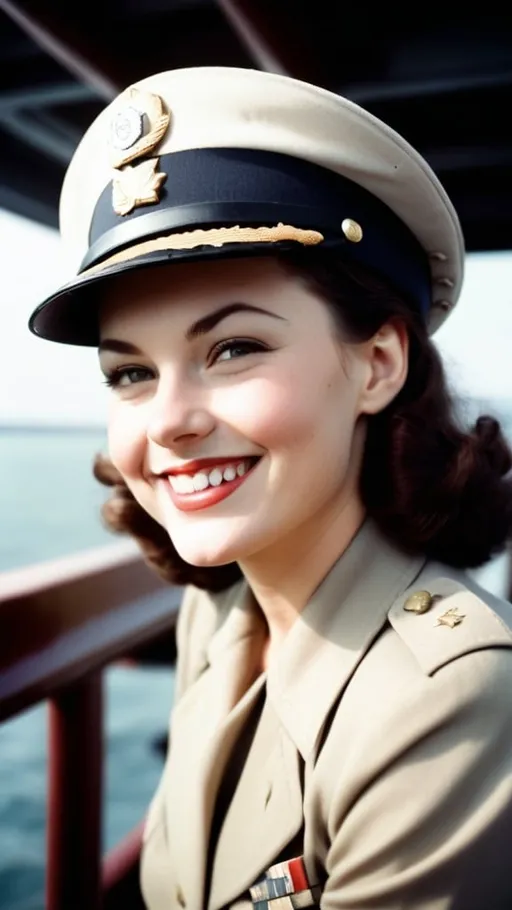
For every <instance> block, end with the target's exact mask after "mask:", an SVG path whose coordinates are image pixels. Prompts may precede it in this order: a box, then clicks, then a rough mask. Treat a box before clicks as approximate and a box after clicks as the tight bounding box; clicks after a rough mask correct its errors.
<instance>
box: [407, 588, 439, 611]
mask: <svg viewBox="0 0 512 910" xmlns="http://www.w3.org/2000/svg"><path fill="white" fill-rule="evenodd" d="M433 603H434V598H433V596H432V594H431V593H430V591H415V592H414V594H411V596H410V597H408V598H407V600H406V601H405V603H404V610H407V612H408V613H428V611H429V610H430V609H431V607H432V604H433Z"/></svg>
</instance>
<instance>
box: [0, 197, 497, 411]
mask: <svg viewBox="0 0 512 910" xmlns="http://www.w3.org/2000/svg"><path fill="white" fill-rule="evenodd" d="M0 237H1V244H0V270H1V271H0V274H1V287H2V293H1V295H0V325H1V326H2V339H3V352H2V360H3V364H2V365H3V373H4V377H7V382H6V381H5V379H4V381H3V382H1V383H0V424H1V423H3V424H5V423H14V422H16V423H20V422H21V423H61V424H91V423H92V424H104V422H105V412H106V400H107V391H106V389H105V388H104V386H103V385H102V383H101V376H100V373H99V370H98V366H97V361H96V352H95V351H93V350H90V349H80V348H73V347H67V346H64V345H56V344H52V343H50V342H46V341H41V340H40V339H37V338H34V337H33V336H32V335H31V334H30V333H29V331H28V329H27V320H28V317H29V315H30V313H31V311H32V310H33V308H34V307H35V306H36V305H37V304H38V303H39V302H40V300H41V299H42V298H43V297H44V296H45V294H46V293H48V292H50V291H52V290H53V289H54V288H55V287H57V286H58V285H59V284H62V283H63V282H64V281H65V280H66V279H67V278H68V277H69V276H68V272H67V270H66V263H65V261H64V257H63V253H62V250H61V247H60V243H59V238H58V234H57V233H56V232H55V231H52V230H50V229H49V228H44V227H41V226H40V225H37V224H35V223H33V222H30V221H26V220H25V219H22V218H19V217H17V216H14V215H10V214H8V213H7V212H3V211H1V210H0ZM435 337H436V341H437V342H438V344H439V346H440V349H441V351H442V353H443V356H444V357H445V361H446V363H447V367H448V371H449V375H450V377H451V379H452V382H453V384H454V385H455V388H456V389H457V390H458V391H460V392H461V393H462V394H463V395H465V396H466V395H468V396H475V397H478V398H483V399H495V398H499V399H505V400H506V399H508V400H509V401H510V402H511V404H512V350H511V348H512V344H511V343H512V253H494V254H480V255H473V256H470V257H468V262H467V269H466V280H465V286H464V291H463V294H462V297H461V299H460V301H459V303H458V304H457V308H456V310H455V312H454V313H452V315H451V316H450V318H449V319H448V320H447V322H446V324H445V325H444V326H443V328H442V329H440V331H439V332H438V333H437V334H436V336H435Z"/></svg>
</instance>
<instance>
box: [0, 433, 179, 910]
mask: <svg viewBox="0 0 512 910" xmlns="http://www.w3.org/2000/svg"><path fill="white" fill-rule="evenodd" d="M104 444H105V439H104V434H103V433H101V432H99V431H85V430H65V431H59V432H57V431H53V430H52V431H50V430H39V429H38V430H30V429H25V430H1V429H0V572H1V571H3V570H8V569H12V568H17V567H21V566H23V565H27V564H30V563H33V562H37V561H41V560H46V559H52V558H55V557H59V556H63V555H65V554H68V553H73V552H76V551H79V550H83V549H86V548H89V547H97V546H98V545H102V544H106V543H112V541H113V539H114V538H113V537H112V535H111V534H110V533H108V532H107V531H105V530H104V529H103V528H102V526H101V522H100V519H99V509H100V505H101V502H102V499H103V497H104V495H105V494H104V491H103V489H102V488H101V487H100V485H99V484H98V483H97V482H96V481H95V480H94V478H93V477H92V475H91V470H90V466H91V463H92V459H93V456H94V454H95V453H96V452H97V451H101V450H102V449H103V448H104ZM105 694H106V708H107V710H106V728H107V729H106V775H105V793H106V801H105V803H106V812H105V818H104V824H103V830H104V845H105V848H106V849H108V848H109V847H111V846H113V845H114V844H116V843H117V842H118V841H119V840H120V839H121V838H122V837H123V836H124V835H125V834H126V833H128V831H130V830H131V828H133V827H134V826H135V825H136V824H138V823H139V822H140V820H141V818H142V817H143V814H144V811H145V809H146V807H147V804H148V802H149V800H150V798H151V796H152V794H153V792H154V790H155V787H156V785H157V782H158V779H159V776H160V772H161V768H162V758H161V756H160V754H159V753H158V752H157V751H156V750H155V748H154V745H153V743H154V741H155V738H157V737H159V736H161V734H163V733H164V732H165V730H166V727H167V722H168V716H169V711H170V706H171V701H172V694H173V674H172V671H171V670H170V669H169V670H166V669H144V670H134V669H127V668H125V667H114V668H112V669H110V670H108V671H107V672H106V674H105ZM46 771H47V762H46V709H45V707H44V706H40V707H36V708H34V709H32V710H30V711H27V712H26V713H24V714H22V715H21V716H19V717H16V718H14V719H13V720H11V721H8V722H7V723H5V724H3V725H0V908H1V910H43V907H44V897H43V888H44V864H45V819H46V804H45V801H46Z"/></svg>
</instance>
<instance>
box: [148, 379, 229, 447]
mask: <svg viewBox="0 0 512 910" xmlns="http://www.w3.org/2000/svg"><path fill="white" fill-rule="evenodd" d="M214 426H215V420H214V418H213V415H212V413H211V411H210V409H209V407H208V400H207V396H206V393H205V392H204V390H201V389H199V388H198V387H197V385H196V384H195V383H193V382H188V381H184V380H182V381H179V380H177V379H176V378H168V379H166V378H165V377H163V376H161V377H160V381H159V385H158V389H157V392H156V394H155V396H154V398H153V400H152V402H151V410H150V415H149V418H148V423H147V428H146V433H147V436H148V439H150V440H151V441H152V442H154V443H155V444H156V445H159V446H162V447H163V448H166V449H172V448H173V447H175V446H176V445H177V444H179V443H180V442H187V441H188V442H191V441H193V440H194V439H196V440H199V439H202V438H204V437H206V436H208V435H209V434H210V433H211V432H212V430H213V428H214Z"/></svg>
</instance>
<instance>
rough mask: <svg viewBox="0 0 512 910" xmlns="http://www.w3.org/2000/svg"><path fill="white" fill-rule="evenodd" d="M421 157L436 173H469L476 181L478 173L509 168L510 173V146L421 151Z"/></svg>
mask: <svg viewBox="0 0 512 910" xmlns="http://www.w3.org/2000/svg"><path fill="white" fill-rule="evenodd" d="M422 155H423V156H424V158H426V159H427V161H428V163H429V164H430V166H431V167H433V168H434V170H435V171H437V172H438V173H441V172H443V173H445V174H446V173H448V172H449V171H450V172H451V171H454V172H456V171H470V170H473V171H474V173H475V175H476V176H475V179H478V175H479V174H480V173H484V172H485V171H490V170H492V169H493V168H497V167H506V168H510V169H511V172H512V144H509V145H494V146H493V145H465V146H462V147H460V148H451V147H448V146H447V147H446V148H436V149H432V150H429V149H427V148H424V149H422Z"/></svg>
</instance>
